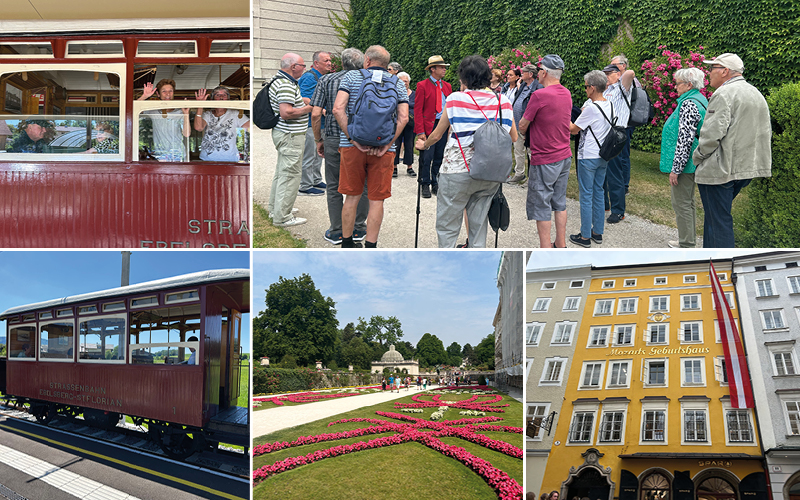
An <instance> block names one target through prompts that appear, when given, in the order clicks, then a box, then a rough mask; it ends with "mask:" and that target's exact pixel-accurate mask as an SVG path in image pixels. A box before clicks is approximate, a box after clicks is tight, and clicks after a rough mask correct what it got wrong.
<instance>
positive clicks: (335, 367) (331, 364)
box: [328, 359, 339, 371]
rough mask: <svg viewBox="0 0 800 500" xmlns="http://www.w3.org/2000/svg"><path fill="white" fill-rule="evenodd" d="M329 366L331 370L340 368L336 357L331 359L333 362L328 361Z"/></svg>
mask: <svg viewBox="0 0 800 500" xmlns="http://www.w3.org/2000/svg"><path fill="white" fill-rule="evenodd" d="M328 368H329V369H330V370H331V371H336V370H338V369H339V365H337V364H336V360H335V359H332V360H331V362H330V363H328Z"/></svg>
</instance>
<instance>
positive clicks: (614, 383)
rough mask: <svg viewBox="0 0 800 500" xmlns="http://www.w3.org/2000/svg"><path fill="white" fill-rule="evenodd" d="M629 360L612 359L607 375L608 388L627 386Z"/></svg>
mask: <svg viewBox="0 0 800 500" xmlns="http://www.w3.org/2000/svg"><path fill="white" fill-rule="evenodd" d="M630 365H631V362H630V361H612V362H611V368H610V370H609V372H610V373H609V375H608V387H607V388H609V389H611V388H614V387H627V386H628V372H629V371H630Z"/></svg>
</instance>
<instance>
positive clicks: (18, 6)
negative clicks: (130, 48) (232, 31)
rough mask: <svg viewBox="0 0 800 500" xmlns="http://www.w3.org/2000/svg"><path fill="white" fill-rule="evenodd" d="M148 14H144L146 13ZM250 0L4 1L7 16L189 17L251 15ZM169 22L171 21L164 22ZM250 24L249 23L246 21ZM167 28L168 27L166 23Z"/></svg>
mask: <svg viewBox="0 0 800 500" xmlns="http://www.w3.org/2000/svg"><path fill="white" fill-rule="evenodd" d="M143 13H145V15H144V16H143V15H142V14H143ZM249 15H250V2H249V1H248V0H232V1H227V2H218V1H215V0H200V1H198V0H169V1H168V2H165V1H163V0H138V1H136V2H87V1H86V0H3V19H5V20H11V19H17V20H22V19H29V20H34V19H35V20H47V19H50V20H59V21H64V20H68V19H83V20H88V19H138V18H141V17H147V18H151V19H186V18H199V17H206V18H215V17H245V18H247V17H249ZM164 24H165V25H168V24H169V23H164ZM246 25H249V23H248V24H246ZM162 27H167V26H162Z"/></svg>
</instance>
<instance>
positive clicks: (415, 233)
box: [414, 155, 422, 248]
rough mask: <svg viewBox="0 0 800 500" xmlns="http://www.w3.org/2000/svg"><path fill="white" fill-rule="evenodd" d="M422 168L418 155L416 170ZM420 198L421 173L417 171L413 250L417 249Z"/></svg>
mask: <svg viewBox="0 0 800 500" xmlns="http://www.w3.org/2000/svg"><path fill="white" fill-rule="evenodd" d="M421 166H422V155H420V162H419V167H417V170H419V168H420V167H421ZM421 196H422V171H421V170H419V175H418V176H417V224H416V227H415V228H414V248H417V240H418V239H419V206H420V203H419V202H420V197H421Z"/></svg>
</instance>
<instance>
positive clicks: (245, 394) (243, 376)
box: [236, 359, 250, 408]
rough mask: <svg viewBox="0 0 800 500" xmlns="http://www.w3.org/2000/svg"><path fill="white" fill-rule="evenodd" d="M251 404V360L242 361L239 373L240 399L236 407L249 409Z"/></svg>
mask: <svg viewBox="0 0 800 500" xmlns="http://www.w3.org/2000/svg"><path fill="white" fill-rule="evenodd" d="M249 404H250V360H249V359H244V360H242V364H241V369H240V372H239V399H238V400H236V406H241V407H243V408H247V406H248V405H249Z"/></svg>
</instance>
